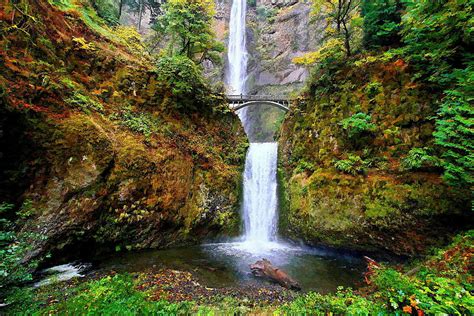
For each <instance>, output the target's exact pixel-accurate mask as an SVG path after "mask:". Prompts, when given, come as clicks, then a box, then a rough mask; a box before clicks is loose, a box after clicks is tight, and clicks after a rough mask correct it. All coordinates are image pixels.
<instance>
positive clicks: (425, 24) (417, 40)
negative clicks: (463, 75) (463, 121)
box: [401, 0, 474, 86]
mask: <svg viewBox="0 0 474 316" xmlns="http://www.w3.org/2000/svg"><path fill="white" fill-rule="evenodd" d="M473 14H474V12H473V5H472V1H471V0H448V1H408V2H407V8H406V11H405V14H404V15H403V16H402V31H401V34H402V41H403V43H404V44H405V47H404V51H405V56H406V58H407V59H408V60H409V61H411V62H413V63H414V64H415V65H416V69H417V70H418V71H419V73H420V75H422V76H423V78H426V79H427V80H429V81H431V82H433V83H436V84H437V85H441V86H446V85H447V84H449V83H450V82H452V78H450V77H449V76H447V75H448V74H449V73H451V71H452V70H453V69H454V68H463V65H465V64H466V63H467V62H468V61H469V60H472V50H470V48H471V47H472V46H473V45H474V36H473V34H472V32H473V31H472V30H474V19H473V18H472V16H473Z"/></svg>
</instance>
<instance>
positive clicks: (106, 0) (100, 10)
mask: <svg viewBox="0 0 474 316" xmlns="http://www.w3.org/2000/svg"><path fill="white" fill-rule="evenodd" d="M119 2H120V1H114V0H93V1H92V4H93V5H94V8H95V10H96V11H97V14H98V15H99V16H100V17H101V18H102V19H104V21H106V22H107V24H109V25H117V24H118V23H119V21H118V15H119V8H118V4H119Z"/></svg>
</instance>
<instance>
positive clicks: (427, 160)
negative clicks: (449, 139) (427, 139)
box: [400, 147, 440, 170]
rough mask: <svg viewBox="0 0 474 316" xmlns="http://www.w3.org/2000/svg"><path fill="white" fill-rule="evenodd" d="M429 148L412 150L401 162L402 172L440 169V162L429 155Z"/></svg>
mask: <svg viewBox="0 0 474 316" xmlns="http://www.w3.org/2000/svg"><path fill="white" fill-rule="evenodd" d="M428 152H429V149H428V148H426V147H425V148H412V149H411V150H410V151H409V152H408V155H407V156H406V157H405V158H403V159H402V160H401V165H400V169H401V170H416V169H422V168H429V167H438V166H439V165H440V161H439V159H438V158H437V157H434V156H431V155H429V154H428Z"/></svg>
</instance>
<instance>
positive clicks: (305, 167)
mask: <svg viewBox="0 0 474 316" xmlns="http://www.w3.org/2000/svg"><path fill="white" fill-rule="evenodd" d="M315 169H316V168H315V166H314V164H313V163H311V162H308V161H306V160H304V159H301V160H299V161H298V165H297V166H296V168H295V170H294V172H295V173H301V172H305V171H314V170H315Z"/></svg>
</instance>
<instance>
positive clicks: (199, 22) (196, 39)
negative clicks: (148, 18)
mask: <svg viewBox="0 0 474 316" xmlns="http://www.w3.org/2000/svg"><path fill="white" fill-rule="evenodd" d="M163 12H164V14H163V15H161V16H160V17H158V19H157V20H156V23H155V25H154V29H155V30H156V31H157V32H158V33H161V34H162V35H163V36H165V37H166V38H167V39H168V40H169V42H168V49H167V52H168V54H169V55H170V56H173V55H184V56H186V57H188V58H189V59H191V60H193V61H194V62H196V63H202V62H203V61H205V60H210V61H211V62H219V61H220V55H219V53H220V52H223V51H224V46H223V44H222V43H220V42H218V41H216V40H215V35H214V32H213V31H212V28H211V24H212V20H213V16H214V14H215V8H214V2H213V1H212V0H170V1H169V2H167V3H166V4H165V5H164V8H163Z"/></svg>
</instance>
